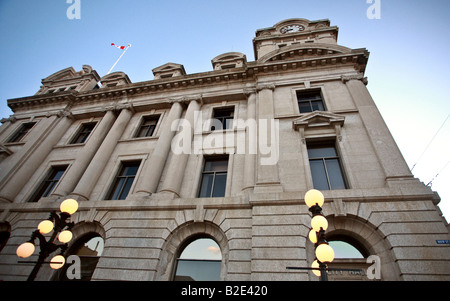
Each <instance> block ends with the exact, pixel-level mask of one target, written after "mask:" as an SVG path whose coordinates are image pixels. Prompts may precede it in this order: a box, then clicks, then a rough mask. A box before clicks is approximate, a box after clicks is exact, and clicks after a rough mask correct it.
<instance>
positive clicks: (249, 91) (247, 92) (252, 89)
mask: <svg viewBox="0 0 450 301" xmlns="http://www.w3.org/2000/svg"><path fill="white" fill-rule="evenodd" d="M256 92H257V91H256V88H255V87H247V88H244V90H243V93H244V95H245V97H247V99H248V98H249V97H250V96H251V95H254V94H256Z"/></svg>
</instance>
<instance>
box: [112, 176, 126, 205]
mask: <svg viewBox="0 0 450 301" xmlns="http://www.w3.org/2000/svg"><path fill="white" fill-rule="evenodd" d="M124 183H125V178H120V179H118V180H117V181H116V184H115V185H114V188H113V194H112V197H111V198H110V199H111V200H117V199H118V198H119V194H120V191H121V190H122V186H123V184H124Z"/></svg>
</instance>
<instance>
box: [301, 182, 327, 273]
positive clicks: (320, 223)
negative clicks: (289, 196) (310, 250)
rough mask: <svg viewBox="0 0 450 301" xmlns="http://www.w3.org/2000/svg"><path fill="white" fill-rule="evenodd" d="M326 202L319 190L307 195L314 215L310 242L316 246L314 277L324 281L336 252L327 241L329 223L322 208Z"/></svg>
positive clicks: (308, 204) (306, 201)
mask: <svg viewBox="0 0 450 301" xmlns="http://www.w3.org/2000/svg"><path fill="white" fill-rule="evenodd" d="M324 202H325V198H324V196H323V194H322V193H321V192H320V191H319V190H315V189H311V190H309V191H308V192H307V193H306V194H305V203H306V205H307V206H308V207H309V211H310V212H311V213H312V219H311V230H310V232H309V235H308V237H309V240H310V241H311V242H312V243H313V244H314V248H315V254H316V259H315V261H314V262H313V264H312V268H319V271H320V274H319V273H317V270H313V273H314V275H316V276H320V279H321V280H322V281H327V280H328V276H327V263H329V262H332V261H333V259H334V250H333V248H332V247H330V245H329V244H328V242H327V241H326V239H325V231H326V230H327V229H328V221H327V219H326V218H325V216H323V214H322V206H323V204H324Z"/></svg>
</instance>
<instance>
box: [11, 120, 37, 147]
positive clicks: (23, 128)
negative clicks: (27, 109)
mask: <svg viewBox="0 0 450 301" xmlns="http://www.w3.org/2000/svg"><path fill="white" fill-rule="evenodd" d="M35 124H36V122H26V123H22V124H21V125H20V128H19V129H18V130H17V131H16V132H15V133H14V135H13V136H12V137H11V138H10V139H9V140H8V142H20V141H22V139H23V137H25V135H26V134H28V132H29V131H30V130H31V128H32V127H33V126H34V125H35Z"/></svg>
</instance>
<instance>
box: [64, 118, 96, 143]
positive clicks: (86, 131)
mask: <svg viewBox="0 0 450 301" xmlns="http://www.w3.org/2000/svg"><path fill="white" fill-rule="evenodd" d="M95 125H96V123H95V122H89V123H83V124H82V125H81V127H80V129H79V130H78V133H77V134H76V135H75V137H73V139H72V141H71V142H70V144H78V143H84V142H86V140H87V138H88V137H89V135H90V134H91V132H92V130H93V129H94V127H95Z"/></svg>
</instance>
